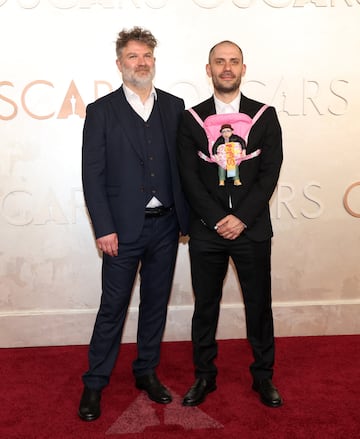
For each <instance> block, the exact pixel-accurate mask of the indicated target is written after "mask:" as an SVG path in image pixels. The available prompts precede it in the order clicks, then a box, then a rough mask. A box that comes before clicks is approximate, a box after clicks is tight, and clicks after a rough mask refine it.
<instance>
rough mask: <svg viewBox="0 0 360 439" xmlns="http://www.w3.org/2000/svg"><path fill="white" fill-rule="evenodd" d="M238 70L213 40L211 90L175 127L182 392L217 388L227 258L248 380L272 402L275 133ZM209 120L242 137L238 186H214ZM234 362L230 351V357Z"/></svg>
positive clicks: (278, 401) (275, 401)
mask: <svg viewBox="0 0 360 439" xmlns="http://www.w3.org/2000/svg"><path fill="white" fill-rule="evenodd" d="M245 71H246V66H245V64H244V62H243V53H242V50H241V48H240V47H239V46H238V45H237V44H235V43H233V42H231V41H222V42H220V43H218V44H216V45H215V46H214V47H213V48H212V49H211V50H210V53H209V61H208V64H207V66H206V72H207V74H208V76H209V77H210V78H211V79H212V82H213V87H214V95H213V96H212V97H210V98H209V99H207V100H205V101H204V102H202V103H200V104H198V105H196V106H195V107H193V108H192V109H189V111H186V112H185V113H184V117H183V120H182V123H181V125H180V130H179V140H178V156H179V167H180V174H181V179H182V183H183V187H184V191H185V194H186V196H187V198H188V201H189V204H190V208H191V216H190V231H189V235H190V241H189V250H190V261H191V274H192V283H193V289H194V296H195V309H194V314H193V319H192V342H193V355H194V364H195V378H196V379H195V383H194V384H193V385H192V386H191V387H190V389H189V391H188V392H187V393H186V395H185V397H184V399H183V404H184V405H185V406H195V405H198V404H200V403H202V402H203V401H204V400H205V398H206V397H207V395H208V394H209V393H210V392H212V391H214V390H215V389H216V376H217V372H218V371H217V367H216V364H215V359H216V356H217V352H218V350H217V343H216V339H215V336H216V329H217V323H218V318H219V309H220V301H221V296H222V288H223V282H224V279H225V276H226V272H227V269H228V264H229V259H230V258H232V260H233V262H234V266H235V269H236V272H237V275H238V278H239V281H240V285H241V289H242V295H243V299H244V305H245V316H246V328H247V337H248V340H249V342H250V345H251V347H252V352H253V356H254V361H253V363H252V364H251V365H250V372H251V375H252V379H253V383H252V387H253V389H254V390H255V391H256V392H258V394H259V395H260V399H261V401H262V402H263V403H264V404H266V405H267V406H270V407H279V406H281V405H282V403H283V401H282V398H281V396H280V394H279V392H278V390H277V389H276V387H275V386H274V385H273V382H272V378H273V366H274V328H273V316H272V307H271V278H270V276H271V274H270V254H271V237H272V234H273V232H272V226H271V220H270V211H269V200H270V198H271V196H272V193H273V191H274V189H275V187H276V184H277V181H278V177H279V172H280V167H281V163H282V157H283V155H282V134H281V128H280V124H279V121H278V118H277V115H276V112H275V109H274V108H273V107H270V106H267V105H264V104H262V103H260V102H257V101H255V100H253V99H249V98H247V97H246V96H244V95H243V94H242V93H241V92H240V84H241V79H242V77H243V76H244V74H245ZM216 123H217V124H218V127H217V129H216V130H215V133H218V131H219V129H221V126H222V125H223V124H231V125H232V126H235V124H238V125H237V131H236V133H237V134H241V136H242V137H243V138H244V139H245V140H246V156H245V157H243V158H242V160H243V161H242V162H241V164H240V165H239V173H240V179H241V184H239V185H234V183H233V178H227V180H226V181H225V182H224V183H225V184H224V185H219V179H218V165H217V163H216V156H214V155H212V152H213V144H212V140H211V133H212V132H211V129H210V128H211V127H214V126H215V127H216ZM240 131H241V132H240ZM215 139H216V138H214V139H213V140H214V141H215ZM230 158H231V159H232V157H230ZM230 161H231V160H230ZM232 162H234V159H232ZM232 164H233V163H232ZM224 166H225V165H224ZM229 170H231V167H230V166H229ZM236 361H237V360H236V358H235V356H234V358H233V359H232V362H233V363H234V364H236ZM234 367H235V366H234Z"/></svg>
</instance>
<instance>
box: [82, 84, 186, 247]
mask: <svg viewBox="0 0 360 439" xmlns="http://www.w3.org/2000/svg"><path fill="white" fill-rule="evenodd" d="M156 93H157V102H158V106H159V109H160V116H161V122H162V125H163V132H164V139H165V143H166V147H167V150H168V154H169V163H170V167H171V178H172V188H173V195H174V204H175V210H176V214H177V217H178V221H179V225H180V230H181V232H182V233H183V234H186V233H187V222H188V215H187V205H186V201H185V199H184V196H183V192H182V189H181V185H180V179H179V174H178V168H177V163H176V132H177V129H178V124H179V121H180V117H181V114H182V112H183V110H184V102H183V100H182V99H180V98H178V97H176V96H173V95H171V94H169V93H166V92H164V91H162V90H159V89H156ZM131 112H133V109H132V108H131V107H130V105H129V103H128V102H127V100H126V98H125V94H124V91H123V88H122V87H120V88H119V89H118V90H116V91H114V92H112V93H110V94H108V95H106V96H104V97H102V98H100V99H98V100H97V101H95V102H94V103H92V104H89V105H88V106H87V109H86V118H85V123H84V130H83V149H82V178H83V189H84V196H85V202H86V205H87V208H88V211H89V214H90V218H91V221H92V224H93V228H94V232H95V236H96V238H99V237H101V236H104V235H108V234H110V233H114V232H115V233H117V234H118V239H119V242H123V243H130V242H134V241H136V239H137V238H138V237H139V235H140V233H141V231H142V228H143V224H144V219H145V211H144V207H145V195H146V194H145V188H144V182H145V175H144V161H145V157H144V152H143V150H142V145H141V142H140V137H139V135H138V132H137V131H136V129H135V127H134V124H133V123H132V121H133V115H132V113H131Z"/></svg>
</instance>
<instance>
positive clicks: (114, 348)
mask: <svg viewBox="0 0 360 439" xmlns="http://www.w3.org/2000/svg"><path fill="white" fill-rule="evenodd" d="M119 241H120V244H119V252H118V256H116V257H110V256H108V255H105V254H104V255H103V266H102V296H101V303H100V308H99V311H98V314H97V318H96V322H95V325H94V331H93V335H92V338H91V342H90V348H89V370H88V371H87V372H86V373H85V374H84V375H83V382H84V384H85V385H86V386H88V387H89V388H92V389H102V388H103V387H104V386H106V385H107V384H108V383H109V380H110V375H111V372H112V370H113V368H114V365H115V363H116V359H117V356H118V353H119V347H120V342H121V337H122V332H123V327H124V323H125V318H126V314H127V310H128V307H129V303H130V299H131V295H132V290H133V286H134V281H135V278H136V275H137V272H138V269H139V266H140V303H139V315H138V331H137V348H138V356H137V358H136V359H135V361H134V363H133V373H134V375H135V376H141V375H146V374H148V373H152V372H154V369H155V368H156V366H157V365H158V363H159V358H160V344H161V340H162V337H163V333H164V329H165V323H166V314H167V306H168V301H169V296H170V291H171V285H172V280H173V274H174V269H175V262H176V255H177V249H178V243H179V226H178V222H177V219H176V216H175V214H174V213H173V212H170V213H168V214H166V215H164V216H161V217H156V218H146V219H145V224H144V228H143V230H142V233H141V236H140V237H139V239H138V240H137V241H136V242H133V243H130V244H122V243H121V236H119Z"/></svg>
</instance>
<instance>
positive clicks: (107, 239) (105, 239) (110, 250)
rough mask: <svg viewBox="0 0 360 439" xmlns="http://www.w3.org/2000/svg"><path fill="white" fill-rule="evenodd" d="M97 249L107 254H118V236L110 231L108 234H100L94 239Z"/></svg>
mask: <svg viewBox="0 0 360 439" xmlns="http://www.w3.org/2000/svg"><path fill="white" fill-rule="evenodd" d="M96 244H97V246H98V249H99V250H101V251H102V252H103V253H106V254H107V255H109V256H117V255H118V246H119V242H118V236H117V234H116V233H110V235H105V236H101V237H100V238H98V239H97V240H96Z"/></svg>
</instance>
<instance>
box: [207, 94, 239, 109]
mask: <svg viewBox="0 0 360 439" xmlns="http://www.w3.org/2000/svg"><path fill="white" fill-rule="evenodd" d="M240 100H241V93H240V92H239V94H238V95H237V96H236V98H235V99H234V100H233V101H231V102H229V103H228V104H226V103H225V102H222V101H220V99H219V98H217V97H216V96H215V95H214V101H215V109H216V114H224V113H238V112H239V108H240Z"/></svg>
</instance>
